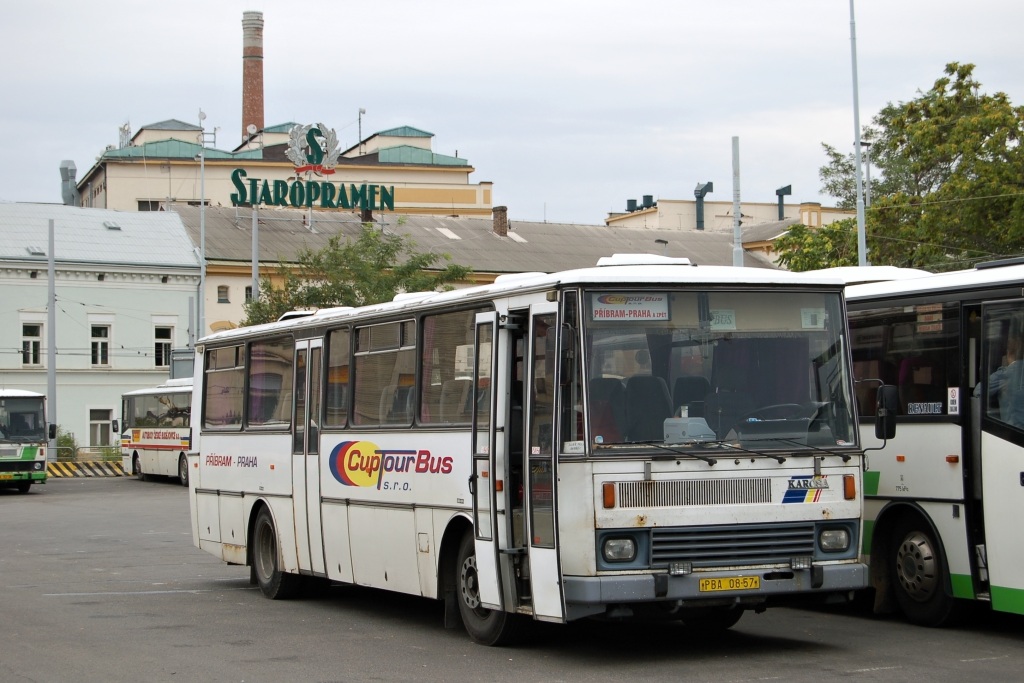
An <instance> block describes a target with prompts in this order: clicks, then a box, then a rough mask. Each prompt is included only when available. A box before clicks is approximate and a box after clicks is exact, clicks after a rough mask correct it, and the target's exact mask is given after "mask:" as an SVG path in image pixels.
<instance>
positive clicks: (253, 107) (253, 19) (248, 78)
mask: <svg viewBox="0 0 1024 683" xmlns="http://www.w3.org/2000/svg"><path fill="white" fill-rule="evenodd" d="M250 125H252V126H255V127H256V130H258V131H260V130H263V12H242V140H247V139H248V138H250V137H252V136H251V135H250V134H249V132H248V128H249V126H250Z"/></svg>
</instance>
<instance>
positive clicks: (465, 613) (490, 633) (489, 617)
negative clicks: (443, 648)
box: [455, 531, 520, 645]
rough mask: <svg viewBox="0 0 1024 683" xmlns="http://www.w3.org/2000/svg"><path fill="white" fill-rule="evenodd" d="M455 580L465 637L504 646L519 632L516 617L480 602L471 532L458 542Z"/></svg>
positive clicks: (482, 643)
mask: <svg viewBox="0 0 1024 683" xmlns="http://www.w3.org/2000/svg"><path fill="white" fill-rule="evenodd" d="M455 581H456V587H455V588H456V591H455V592H456V594H457V595H458V597H457V601H458V604H459V614H460V616H461V617H462V624H463V626H465V628H466V633H468V634H469V637H470V638H472V639H473V640H474V641H476V642H477V643H480V644H481V645H506V644H508V643H509V642H511V641H512V640H513V639H514V637H515V636H516V634H517V632H518V631H519V625H520V622H519V619H518V618H517V616H516V615H515V614H509V613H508V612H500V611H497V610H491V609H487V608H486V607H484V606H483V605H481V604H480V580H479V577H478V575H477V564H476V547H475V544H474V542H473V532H472V531H467V532H466V533H465V535H463V537H462V542H461V543H460V544H459V555H458V559H457V560H456V564H455Z"/></svg>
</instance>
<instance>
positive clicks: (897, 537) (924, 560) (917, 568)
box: [889, 517, 955, 626]
mask: <svg viewBox="0 0 1024 683" xmlns="http://www.w3.org/2000/svg"><path fill="white" fill-rule="evenodd" d="M889 568H890V582H891V585H892V590H893V592H894V593H895V596H896V603H897V604H898V605H899V607H900V611H901V612H903V615H904V616H905V617H906V618H907V621H909V622H911V623H913V624H917V625H919V626H941V625H942V624H943V623H945V622H946V620H947V619H948V618H949V617H950V615H951V614H952V613H953V607H954V604H955V599H954V598H953V596H952V595H950V594H949V593H948V592H947V591H946V586H947V584H948V583H949V576H948V570H947V568H946V559H945V557H943V554H942V548H941V547H940V546H939V544H938V542H937V541H936V539H935V535H934V534H933V533H932V531H931V530H930V529H929V528H928V525H927V524H925V523H924V522H923V521H922V520H919V519H917V518H910V517H908V518H904V519H902V520H900V521H899V522H898V523H897V524H896V526H895V527H894V528H893V531H892V536H891V537H890V550H889Z"/></svg>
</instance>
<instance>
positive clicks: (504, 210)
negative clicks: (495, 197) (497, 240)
mask: <svg viewBox="0 0 1024 683" xmlns="http://www.w3.org/2000/svg"><path fill="white" fill-rule="evenodd" d="M491 215H493V216H494V234H495V235H498V236H499V237H507V236H508V207H507V206H495V207H494V208H493V209H491Z"/></svg>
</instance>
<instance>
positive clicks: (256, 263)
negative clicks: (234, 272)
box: [252, 199, 260, 301]
mask: <svg viewBox="0 0 1024 683" xmlns="http://www.w3.org/2000/svg"><path fill="white" fill-rule="evenodd" d="M259 298H260V212H259V209H257V208H256V201H255V199H253V202H252V301H256V300H257V299H259Z"/></svg>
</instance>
